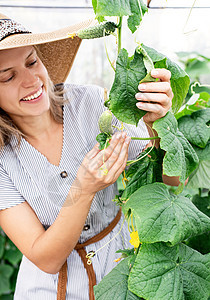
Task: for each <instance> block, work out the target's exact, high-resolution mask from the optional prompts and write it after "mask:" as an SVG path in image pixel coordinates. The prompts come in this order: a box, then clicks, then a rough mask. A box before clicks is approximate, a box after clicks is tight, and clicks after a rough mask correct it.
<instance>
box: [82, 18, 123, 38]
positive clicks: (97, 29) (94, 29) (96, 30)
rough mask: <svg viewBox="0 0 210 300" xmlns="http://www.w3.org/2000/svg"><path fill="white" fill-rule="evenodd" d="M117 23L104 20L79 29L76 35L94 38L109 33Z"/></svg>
mask: <svg viewBox="0 0 210 300" xmlns="http://www.w3.org/2000/svg"><path fill="white" fill-rule="evenodd" d="M116 28H117V25H116V24H115V23H114V22H109V21H105V22H102V23H100V24H97V25H95V26H91V27H89V28H87V29H83V30H79V31H78V32H77V36H78V37H79V38H81V39H95V38H100V37H103V36H107V35H110V34H111V33H113V32H114V31H115V29H116Z"/></svg>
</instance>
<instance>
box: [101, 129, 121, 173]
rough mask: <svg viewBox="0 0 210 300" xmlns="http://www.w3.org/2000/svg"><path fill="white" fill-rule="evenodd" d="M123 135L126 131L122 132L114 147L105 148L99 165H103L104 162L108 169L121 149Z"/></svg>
mask: <svg viewBox="0 0 210 300" xmlns="http://www.w3.org/2000/svg"><path fill="white" fill-rule="evenodd" d="M125 137H126V132H124V134H121V137H120V139H119V141H118V143H117V144H116V146H115V147H112V148H111V147H110V150H109V149H108V148H107V149H106V150H105V151H104V155H103V160H102V161H101V165H103V163H106V167H107V169H108V170H109V169H110V166H111V165H112V164H113V163H114V162H115V161H116V160H117V159H118V157H119V154H120V151H121V149H122V146H123V143H124V140H125ZM110 146H111V145H110ZM99 167H100V166H99Z"/></svg>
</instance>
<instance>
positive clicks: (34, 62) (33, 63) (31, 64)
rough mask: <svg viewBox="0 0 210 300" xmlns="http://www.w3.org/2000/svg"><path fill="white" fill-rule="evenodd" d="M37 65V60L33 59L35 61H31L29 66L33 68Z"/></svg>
mask: <svg viewBox="0 0 210 300" xmlns="http://www.w3.org/2000/svg"><path fill="white" fill-rule="evenodd" d="M36 63H37V60H36V59H35V60H33V61H32V62H31V63H29V66H33V65H35V64H36Z"/></svg>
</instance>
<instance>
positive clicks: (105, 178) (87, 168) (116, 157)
mask: <svg viewBox="0 0 210 300" xmlns="http://www.w3.org/2000/svg"><path fill="white" fill-rule="evenodd" d="M130 140H131V138H130V137H127V136H126V132H117V133H115V134H114V135H113V137H112V139H111V141H110V145H109V146H108V147H107V148H106V149H104V150H99V144H98V143H97V144H96V145H95V146H94V148H93V149H92V150H91V151H90V152H88V153H87V154H86V156H85V158H84V160H83V162H82V164H81V166H80V167H79V169H78V172H77V181H78V182H79V185H80V189H81V193H82V194H87V195H94V194H95V193H96V192H98V191H100V190H102V189H104V188H106V187H108V186H109V185H111V184H113V183H114V182H115V181H116V180H117V179H118V177H119V176H120V174H121V173H122V172H123V170H124V169H125V167H126V162H127V158H128V146H129V143H130Z"/></svg>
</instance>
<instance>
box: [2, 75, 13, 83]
mask: <svg viewBox="0 0 210 300" xmlns="http://www.w3.org/2000/svg"><path fill="white" fill-rule="evenodd" d="M13 78H14V75H12V76H10V77H9V78H8V79H6V80H2V82H9V81H11V80H12V79H13Z"/></svg>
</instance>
